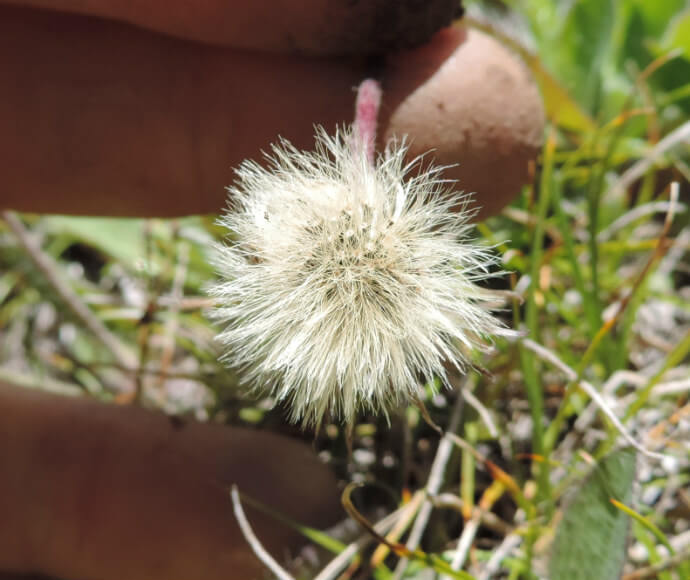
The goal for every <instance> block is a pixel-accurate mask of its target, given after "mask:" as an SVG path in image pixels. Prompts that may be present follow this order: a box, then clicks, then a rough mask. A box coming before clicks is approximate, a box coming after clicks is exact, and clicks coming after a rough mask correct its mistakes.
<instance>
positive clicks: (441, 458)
mask: <svg viewBox="0 0 690 580" xmlns="http://www.w3.org/2000/svg"><path fill="white" fill-rule="evenodd" d="M463 387H464V385H463ZM461 390H462V389H461ZM463 402H464V399H463V397H462V394H461V392H459V393H458V398H457V399H456V401H455V406H454V407H453V411H452V414H451V418H450V422H449V424H448V428H447V431H448V433H454V432H455V431H457V429H458V425H459V424H460V417H461V416H462V408H463ZM448 433H446V435H444V436H443V437H442V438H441V441H440V442H439V444H438V449H437V451H436V457H434V461H433V463H432V465H431V471H430V473H429V479H428V481H427V484H426V491H427V493H428V494H429V495H436V494H437V493H438V491H439V489H441V485H442V484H443V478H444V474H445V471H446V465H447V464H448V460H449V459H450V455H451V452H452V451H453V442H452V440H451V438H450V437H449V436H448ZM432 509H433V503H432V502H431V500H430V499H427V500H425V502H424V504H422V507H421V508H420V510H419V513H418V514H417V518H416V519H415V522H414V524H413V526H412V531H411V532H410V536H409V538H408V539H407V544H405V546H406V547H407V549H408V550H416V549H417V548H418V547H419V542H420V541H421V539H422V535H424V531H425V530H426V526H427V524H428V523H429V517H430V516H431V510H432ZM407 564H408V559H407V558H401V559H400V561H399V562H398V565H397V566H396V567H395V574H394V578H395V580H399V579H400V578H402V575H403V574H404V573H405V569H406V568H407Z"/></svg>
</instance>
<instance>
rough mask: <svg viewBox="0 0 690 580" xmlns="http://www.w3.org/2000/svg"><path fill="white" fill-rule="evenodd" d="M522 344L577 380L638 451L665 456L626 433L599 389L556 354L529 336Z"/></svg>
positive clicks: (568, 376)
mask: <svg viewBox="0 0 690 580" xmlns="http://www.w3.org/2000/svg"><path fill="white" fill-rule="evenodd" d="M522 344H523V345H524V346H525V348H527V349H529V350H531V351H532V352H533V353H534V354H536V355H537V356H538V357H539V358H540V359H542V360H543V361H545V362H548V363H550V364H552V365H553V366H555V367H556V368H557V369H559V370H560V371H561V372H563V374H565V376H566V377H567V378H568V380H569V381H578V385H579V386H580V388H581V389H582V390H583V391H584V392H585V393H587V396H588V397H589V398H590V399H592V401H594V402H595V403H596V405H597V406H598V407H599V409H601V411H602V412H603V413H604V415H606V416H607V417H608V418H609V420H610V421H611V422H612V423H613V425H614V427H615V428H616V430H617V431H618V432H619V433H620V434H621V435H622V437H623V438H624V439H625V440H626V441H627V442H628V443H629V444H630V445H632V446H633V447H634V448H635V449H637V450H638V451H639V452H640V453H642V454H644V455H647V456H648V457H654V458H655V459H663V458H664V457H665V455H664V454H663V453H656V452H654V451H650V450H649V449H647V448H646V447H644V446H643V445H641V444H640V443H638V442H637V441H636V440H635V438H634V437H633V436H632V435H630V433H628V431H627V429H626V428H625V426H624V425H623V423H621V421H620V419H619V418H618V417H617V416H616V414H615V413H614V412H613V410H612V409H611V407H610V406H609V405H608V404H607V403H606V401H605V400H604V398H603V397H602V396H601V394H600V393H599V391H597V389H596V387H595V386H594V385H592V384H591V383H590V382H588V381H586V380H584V379H579V380H578V374H577V372H575V370H574V369H572V368H570V367H569V366H568V365H567V364H565V363H564V362H563V361H562V360H561V359H560V358H558V356H556V354H555V353H554V352H552V351H550V350H549V349H547V348H546V347H544V346H542V345H540V344H537V343H536V342H534V341H533V340H531V339H529V338H524V339H522Z"/></svg>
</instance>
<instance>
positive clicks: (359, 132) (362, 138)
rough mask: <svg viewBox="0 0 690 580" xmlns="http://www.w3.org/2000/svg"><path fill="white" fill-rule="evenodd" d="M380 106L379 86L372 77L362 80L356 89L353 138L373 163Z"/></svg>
mask: <svg viewBox="0 0 690 580" xmlns="http://www.w3.org/2000/svg"><path fill="white" fill-rule="evenodd" d="M380 106H381V86H380V85H379V83H378V82H377V81H375V80H373V79H366V80H364V81H362V84H360V85H359V88H358V89H357V103H356V105H355V139H356V141H357V142H358V146H363V147H364V151H365V153H366V155H367V159H368V160H369V162H370V163H371V164H372V165H373V164H374V152H375V150H376V124H377V121H378V116H379V107H380Z"/></svg>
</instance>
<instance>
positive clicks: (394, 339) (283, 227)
mask: <svg viewBox="0 0 690 580" xmlns="http://www.w3.org/2000/svg"><path fill="white" fill-rule="evenodd" d="M361 94H362V89H360V95H361ZM360 104H361V103H358V111H359V110H360V108H359V105H360ZM365 109H366V107H365ZM358 116H359V115H358ZM365 117H366V116H365ZM359 121H360V122H359V123H357V122H356V123H355V125H354V126H353V128H347V129H343V130H339V131H337V132H336V134H335V135H334V136H330V135H328V134H327V133H326V132H325V131H324V129H322V128H317V129H316V148H315V150H314V151H313V152H304V151H299V150H297V149H296V148H295V147H294V146H292V145H291V144H290V143H289V142H287V141H285V140H281V141H280V142H279V143H278V144H277V145H274V146H273V148H272V155H268V156H267V160H268V166H267V167H265V168H264V167H261V166H259V165H258V164H257V163H254V162H252V161H245V162H244V163H242V164H241V165H240V167H239V169H238V170H237V181H236V182H235V184H234V185H233V186H232V187H230V188H229V193H230V208H229V209H228V211H227V212H226V213H225V215H223V216H222V217H221V218H220V220H219V222H220V224H222V225H223V226H225V227H226V228H228V230H230V231H231V232H232V233H233V234H234V238H235V241H232V242H230V243H228V244H225V245H219V246H218V247H217V251H216V255H215V259H214V261H215V266H216V268H217V270H218V273H219V274H220V277H221V281H220V282H218V283H216V285H215V286H214V287H213V288H212V289H211V294H212V295H213V296H214V297H215V298H216V299H217V307H216V308H215V310H214V311H213V313H212V317H213V318H214V319H215V320H217V321H218V322H220V323H222V325H223V327H224V330H223V331H222V332H221V333H220V335H219V337H218V338H219V340H220V342H221V343H222V344H223V345H224V346H225V347H226V348H227V351H226V354H225V355H224V356H223V360H224V362H226V363H227V364H228V365H230V366H232V367H236V368H239V369H241V370H243V371H244V374H243V377H244V380H245V381H247V382H248V383H250V384H252V385H254V386H255V387H257V388H261V389H267V390H269V391H270V392H272V393H273V394H274V395H275V396H276V398H277V400H279V401H287V402H288V404H289V407H290V410H291V411H290V416H291V419H292V420H293V421H295V422H302V423H304V424H305V425H314V424H319V423H320V422H321V420H322V419H323V418H324V417H325V416H326V415H327V413H330V414H331V415H332V416H335V417H339V418H341V419H342V420H343V421H344V422H346V423H347V424H351V423H352V421H353V420H354V417H355V414H356V413H357V411H358V410H360V409H361V410H370V411H374V412H384V413H386V412H387V410H388V409H389V408H391V407H394V406H397V405H400V404H402V403H405V402H409V401H410V400H417V399H418V398H419V388H420V384H421V383H422V382H424V381H430V380H432V379H433V378H434V377H439V378H440V379H441V380H442V381H443V382H444V383H447V374H446V369H445V367H444V363H449V364H450V365H452V366H454V367H456V368H457V369H459V370H461V371H462V370H463V369H464V367H465V366H466V364H467V361H468V358H467V356H468V353H469V352H470V351H471V350H472V349H477V348H479V349H483V348H486V344H487V343H486V339H487V338H489V337H491V336H492V335H497V334H505V333H506V332H507V331H506V329H505V328H504V327H502V325H501V324H499V323H498V322H497V321H496V320H495V319H494V318H493V317H492V315H491V314H490V313H489V312H488V310H487V309H486V301H487V300H488V299H490V298H491V296H490V295H489V294H488V293H487V292H486V291H485V290H483V289H482V288H480V287H479V286H477V285H476V283H477V282H478V281H479V280H482V279H484V278H486V277H488V276H490V275H491V274H490V272H489V270H490V267H491V265H492V264H494V263H495V261H496V259H495V258H494V256H493V255H492V254H491V253H490V252H489V251H488V250H487V249H486V248H483V247H481V246H479V245H477V244H476V243H474V242H472V241H471V240H469V239H468V233H469V230H470V228H471V226H470V225H469V224H468V219H469V217H471V215H470V212H468V211H467V201H468V197H467V196H465V195H463V194H458V193H454V192H453V191H452V190H451V186H452V184H451V183H449V182H448V181H446V180H444V179H443V178H442V176H441V171H442V168H438V167H437V168H432V169H425V170H423V171H421V170H420V164H419V160H417V161H415V162H412V163H406V162H405V153H406V146H405V144H404V142H403V143H391V144H389V145H388V146H387V148H386V149H385V151H384V152H383V153H381V154H380V155H379V156H378V157H376V159H374V154H373V133H371V126H370V123H369V121H367V119H366V118H365V119H364V120H363V121H362V120H361V119H359ZM370 145H371V146H370Z"/></svg>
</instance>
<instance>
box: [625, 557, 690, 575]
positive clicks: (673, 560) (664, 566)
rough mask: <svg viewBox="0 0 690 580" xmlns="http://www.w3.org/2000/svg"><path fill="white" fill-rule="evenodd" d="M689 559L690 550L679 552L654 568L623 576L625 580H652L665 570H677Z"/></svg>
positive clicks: (641, 569) (654, 565)
mask: <svg viewBox="0 0 690 580" xmlns="http://www.w3.org/2000/svg"><path fill="white" fill-rule="evenodd" d="M689 559H690V550H685V551H684V552H679V553H678V554H674V555H673V556H669V557H668V558H666V559H665V560H662V561H661V562H657V563H656V564H653V565H652V566H648V567H646V568H640V569H639V570H635V571H634V572H631V573H630V574H626V575H625V576H623V580H648V579H651V578H657V577H658V575H659V572H663V571H664V570H668V569H670V568H675V567H676V566H678V565H679V564H682V563H683V562H687V561H688V560H689Z"/></svg>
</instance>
